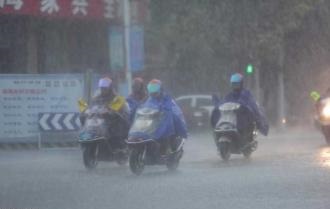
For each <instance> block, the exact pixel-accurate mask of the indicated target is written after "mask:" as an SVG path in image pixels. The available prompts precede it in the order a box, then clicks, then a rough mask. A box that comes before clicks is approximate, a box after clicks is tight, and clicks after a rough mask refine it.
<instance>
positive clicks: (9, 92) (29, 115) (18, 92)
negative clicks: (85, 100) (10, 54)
mask: <svg viewBox="0 0 330 209" xmlns="http://www.w3.org/2000/svg"><path fill="white" fill-rule="evenodd" d="M83 89H84V82H83V75H81V74H75V75H1V76H0V118H2V120H1V121H0V136H1V137H5V138H6V137H7V138H12V137H14V138H15V137H28V136H36V135H37V134H38V133H39V130H38V114H39V113H42V112H52V113H58V112H59V113H63V112H78V107H77V101H78V99H79V98H81V97H83Z"/></svg>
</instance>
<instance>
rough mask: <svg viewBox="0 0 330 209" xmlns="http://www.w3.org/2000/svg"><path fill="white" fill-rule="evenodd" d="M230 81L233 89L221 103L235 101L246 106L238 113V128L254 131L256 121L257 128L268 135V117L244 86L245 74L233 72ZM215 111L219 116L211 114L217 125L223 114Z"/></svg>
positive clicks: (212, 122) (213, 124)
mask: <svg viewBox="0 0 330 209" xmlns="http://www.w3.org/2000/svg"><path fill="white" fill-rule="evenodd" d="M230 83H231V88H232V91H231V92H230V93H228V94H227V95H226V96H225V98H224V99H223V101H222V102H221V103H226V102H235V103H239V104H241V105H242V106H244V107H245V109H242V110H241V111H240V112H239V114H238V129H239V130H240V131H248V132H252V131H253V130H252V129H253V123H254V122H255V123H256V126H257V129H258V130H259V131H260V132H261V133H262V134H263V135H265V136H266V135H268V131H269V125H268V122H267V119H266V118H265V116H264V115H263V113H262V112H261V111H260V109H259V108H258V105H257V103H256V101H255V99H254V97H253V96H252V94H251V92H250V91H249V90H247V89H245V88H244V85H243V84H244V82H243V75H241V74H240V73H235V74H233V75H232V76H231V78H230ZM216 108H217V107H216ZM213 112H214V113H216V114H217V116H215V115H212V116H211V125H212V126H213V127H215V126H216V123H217V122H218V120H219V118H220V117H221V115H220V114H219V112H218V111H213ZM251 140H252V139H251Z"/></svg>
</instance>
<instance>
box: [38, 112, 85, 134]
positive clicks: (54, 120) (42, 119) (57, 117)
mask: <svg viewBox="0 0 330 209" xmlns="http://www.w3.org/2000/svg"><path fill="white" fill-rule="evenodd" d="M80 126H81V124H80V119H79V113H73V112H69V113H39V130H40V131H42V132H51V131H52V132H54V131H77V130H79V128H80Z"/></svg>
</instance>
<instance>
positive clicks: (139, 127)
mask: <svg viewBox="0 0 330 209" xmlns="http://www.w3.org/2000/svg"><path fill="white" fill-rule="evenodd" d="M161 118H162V113H161V112H160V111H158V110H157V109H153V108H149V107H144V108H140V109H138V110H137V112H136V114H135V119H134V122H133V125H132V127H131V129H130V133H144V134H147V135H152V134H153V133H154V132H155V131H156V130H157V128H158V126H159V123H160V121H161Z"/></svg>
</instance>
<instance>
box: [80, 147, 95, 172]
mask: <svg viewBox="0 0 330 209" xmlns="http://www.w3.org/2000/svg"><path fill="white" fill-rule="evenodd" d="M97 155H98V144H96V143H93V144H85V145H84V146H83V161H84V165H85V168H87V169H88V170H92V169H94V168H96V166H97V163H98V159H97Z"/></svg>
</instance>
